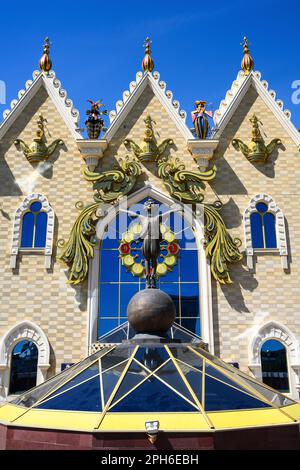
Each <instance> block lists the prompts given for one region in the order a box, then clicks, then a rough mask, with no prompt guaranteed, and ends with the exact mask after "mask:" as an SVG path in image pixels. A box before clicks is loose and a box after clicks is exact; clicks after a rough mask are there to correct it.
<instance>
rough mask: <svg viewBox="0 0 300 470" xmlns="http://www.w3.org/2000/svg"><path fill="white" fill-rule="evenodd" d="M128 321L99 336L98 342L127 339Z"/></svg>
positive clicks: (113, 341) (120, 341)
mask: <svg viewBox="0 0 300 470" xmlns="http://www.w3.org/2000/svg"><path fill="white" fill-rule="evenodd" d="M127 330H128V323H127V322H125V323H123V325H121V326H119V327H118V328H116V329H115V330H114V331H112V332H108V333H107V334H104V335H103V336H101V337H100V338H99V342H100V343H122V341H123V339H127Z"/></svg>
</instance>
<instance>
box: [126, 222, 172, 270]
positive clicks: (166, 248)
mask: <svg viewBox="0 0 300 470" xmlns="http://www.w3.org/2000/svg"><path fill="white" fill-rule="evenodd" d="M160 230H161V233H162V237H163V240H162V242H161V243H160V250H161V251H160V257H162V258H163V261H162V262H158V264H157V268H156V276H158V277H161V276H165V275H166V274H168V272H170V271H172V269H173V267H174V266H175V264H176V263H177V258H178V254H179V251H180V247H179V245H178V241H177V240H176V236H175V233H174V232H173V231H172V230H171V229H170V228H169V227H167V226H166V225H164V224H161V226H160ZM141 232H142V225H141V224H139V223H137V224H134V225H132V226H131V227H130V229H129V230H128V231H127V232H125V233H124V234H123V236H122V240H121V241H120V245H119V253H120V258H121V261H122V264H123V266H125V268H126V269H127V271H129V272H131V274H132V275H133V276H137V277H144V275H145V266H144V264H143V262H142V258H141V256H142V252H141V246H140V241H141V238H140V235H141Z"/></svg>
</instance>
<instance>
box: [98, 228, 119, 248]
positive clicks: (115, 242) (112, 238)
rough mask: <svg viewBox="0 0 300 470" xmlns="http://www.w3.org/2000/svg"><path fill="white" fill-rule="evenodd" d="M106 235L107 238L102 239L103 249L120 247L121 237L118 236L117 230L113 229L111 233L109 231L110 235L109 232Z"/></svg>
mask: <svg viewBox="0 0 300 470" xmlns="http://www.w3.org/2000/svg"><path fill="white" fill-rule="evenodd" d="M104 236H106V237H107V238H103V239H102V245H101V248H102V249H104V248H105V249H109V248H116V249H118V248H119V237H118V236H116V233H115V231H113V230H112V231H111V233H109V236H108V234H107V235H106V234H105V235H104Z"/></svg>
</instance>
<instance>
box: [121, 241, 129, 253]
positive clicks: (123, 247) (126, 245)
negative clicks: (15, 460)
mask: <svg viewBox="0 0 300 470" xmlns="http://www.w3.org/2000/svg"><path fill="white" fill-rule="evenodd" d="M120 251H121V253H122V255H127V254H128V253H130V245H129V243H122V245H120Z"/></svg>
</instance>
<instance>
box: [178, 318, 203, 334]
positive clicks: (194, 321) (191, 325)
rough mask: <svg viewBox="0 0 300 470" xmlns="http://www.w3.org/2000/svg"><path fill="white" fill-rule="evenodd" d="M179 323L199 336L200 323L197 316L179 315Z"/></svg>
mask: <svg viewBox="0 0 300 470" xmlns="http://www.w3.org/2000/svg"><path fill="white" fill-rule="evenodd" d="M180 324H181V325H182V326H183V327H184V328H186V329H187V330H190V331H192V332H193V333H196V335H198V336H200V323H199V318H184V317H181V322H180Z"/></svg>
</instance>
